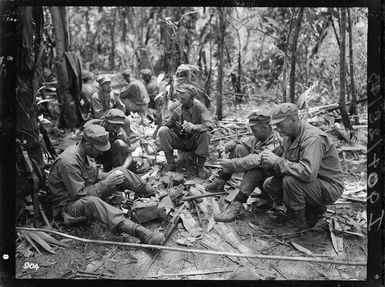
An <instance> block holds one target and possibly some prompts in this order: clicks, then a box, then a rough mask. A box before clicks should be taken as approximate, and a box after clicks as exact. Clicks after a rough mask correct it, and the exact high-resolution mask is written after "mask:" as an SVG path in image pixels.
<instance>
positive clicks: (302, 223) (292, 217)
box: [273, 209, 309, 234]
mask: <svg viewBox="0 0 385 287" xmlns="http://www.w3.org/2000/svg"><path fill="white" fill-rule="evenodd" d="M287 213H288V217H289V220H288V221H286V223H284V225H283V226H282V227H279V228H276V229H274V230H273V233H274V234H284V233H295V232H299V231H301V230H304V229H306V228H309V225H308V224H307V221H306V216H305V209H300V210H292V209H288V212H287Z"/></svg>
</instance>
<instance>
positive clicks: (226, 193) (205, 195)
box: [180, 192, 229, 201]
mask: <svg viewBox="0 0 385 287" xmlns="http://www.w3.org/2000/svg"><path fill="white" fill-rule="evenodd" d="M228 194H229V193H228V192H213V193H207V194H199V195H192V196H185V197H182V198H181V199H180V200H182V201H187V200H192V199H197V198H202V197H210V196H221V195H228Z"/></svg>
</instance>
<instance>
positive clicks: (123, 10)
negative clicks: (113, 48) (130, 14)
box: [120, 7, 127, 46]
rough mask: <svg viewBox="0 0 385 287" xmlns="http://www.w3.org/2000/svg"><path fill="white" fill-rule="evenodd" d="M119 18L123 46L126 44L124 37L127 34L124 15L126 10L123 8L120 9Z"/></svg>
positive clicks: (125, 15)
mask: <svg viewBox="0 0 385 287" xmlns="http://www.w3.org/2000/svg"><path fill="white" fill-rule="evenodd" d="M121 17H122V19H120V20H121V23H122V38H121V41H122V42H123V44H125V43H126V36H127V35H126V34H127V24H126V17H127V14H126V9H125V8H124V7H123V8H122V9H121ZM124 46H125V45H124Z"/></svg>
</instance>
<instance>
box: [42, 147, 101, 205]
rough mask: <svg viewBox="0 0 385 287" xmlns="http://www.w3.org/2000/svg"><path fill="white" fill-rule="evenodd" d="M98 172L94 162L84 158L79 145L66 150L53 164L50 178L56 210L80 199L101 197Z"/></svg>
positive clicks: (49, 185) (53, 203) (49, 182)
mask: <svg viewBox="0 0 385 287" xmlns="http://www.w3.org/2000/svg"><path fill="white" fill-rule="evenodd" d="M98 182H99V179H98V171H97V167H96V164H95V162H94V160H93V159H92V158H90V157H87V156H86V157H85V158H82V157H81V156H80V154H79V153H78V149H77V145H71V146H69V147H68V148H67V149H66V150H64V151H63V152H62V153H61V154H60V155H59V157H58V158H57V159H56V160H55V162H54V163H53V165H52V167H51V170H50V174H49V176H48V187H49V188H50V190H51V193H52V205H53V208H54V209H56V208H57V207H60V206H66V205H67V204H68V203H69V202H71V201H75V200H77V199H79V198H80V197H83V196H87V195H92V196H99V195H100V192H99V190H100V187H99V186H98V184H99V183H98Z"/></svg>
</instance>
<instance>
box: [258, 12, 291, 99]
mask: <svg viewBox="0 0 385 287" xmlns="http://www.w3.org/2000/svg"><path fill="white" fill-rule="evenodd" d="M293 19H294V13H293V14H292V17H291V19H290V26H289V32H288V33H287V37H286V45H285V50H284V54H285V58H284V60H283V71H282V73H283V75H282V101H283V102H284V103H286V102H287V60H288V55H287V50H288V48H289V44H290V43H289V42H290V35H291V31H292V30H293V23H294V22H293ZM264 40H265V34H263V41H264ZM263 41H262V45H263ZM260 56H261V55H259V57H260ZM258 63H259V61H258Z"/></svg>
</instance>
